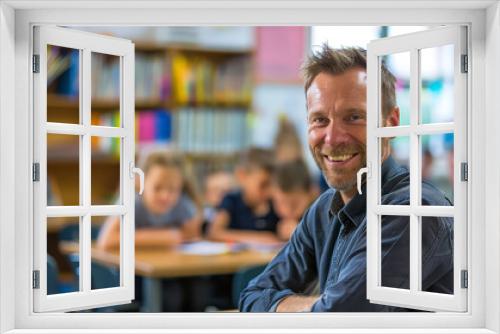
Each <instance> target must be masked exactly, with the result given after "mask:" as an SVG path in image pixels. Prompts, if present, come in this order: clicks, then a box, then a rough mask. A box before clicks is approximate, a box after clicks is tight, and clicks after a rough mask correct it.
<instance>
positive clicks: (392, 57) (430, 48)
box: [367, 26, 467, 312]
mask: <svg viewBox="0 0 500 334" xmlns="http://www.w3.org/2000/svg"><path fill="white" fill-rule="evenodd" d="M466 33H467V31H466V28H465V27H458V26H454V27H453V26H450V27H442V28H435V29H431V30H428V31H423V32H417V33H412V34H408V35H401V36H396V37H392V38H384V39H379V40H374V41H372V42H371V43H370V44H369V45H368V50H367V54H368V64H367V66H368V69H367V73H368V74H367V75H368V100H367V103H368V111H367V112H368V119H367V167H368V177H367V198H368V199H367V219H368V224H367V237H368V240H367V243H368V245H367V247H368V248H367V249H368V252H367V282H368V283H367V296H368V298H369V300H370V301H371V302H374V303H378V304H386V305H393V306H401V307H406V308H412V309H420V310H428V311H458V312H464V311H466V310H467V289H466V288H467V214H466V213H467V198H466V196H467V182H466V181H467V138H466V134H467V132H466V114H467V89H466V88H467V87H466V85H467V45H466ZM382 63H384V64H386V65H391V64H393V65H395V66H393V67H392V69H393V70H391V72H393V73H394V74H395V76H396V95H397V96H396V100H397V104H398V105H399V106H400V109H401V112H400V122H399V125H398V126H393V125H394V124H390V125H392V126H387V125H388V124H387V123H386V122H384V120H383V118H382V106H383V102H384V101H383V97H382V96H383V95H382V83H381V82H382V81H381V77H382V75H381V72H382V70H381V64H382ZM440 95H441V96H440ZM443 96H444V97H443ZM388 140H390V143H391V145H392V150H391V152H392V153H391V155H392V156H393V158H394V159H395V160H396V162H398V163H399V164H401V165H405V164H406V165H407V167H408V170H409V175H410V181H409V191H408V192H407V196H408V197H407V198H408V199H409V204H408V205H384V198H383V196H382V190H381V187H382V178H383V175H382V168H381V167H382V159H383V158H382V153H383V152H382V147H383V145H384V143H386V142H387V141H388ZM395 143H397V144H398V145H395ZM438 147H441V149H438ZM443 147H444V148H443ZM428 150H431V153H429V152H428ZM436 152H438V153H437V154H441V155H445V159H441V160H442V161H441V162H439V159H437V158H436V155H435V154H436ZM439 152H441V153H439ZM398 154H399V155H398ZM405 159H406V161H404V160H405ZM432 162H434V164H433V163H432ZM429 170H431V172H430V173H431V174H432V173H434V174H436V173H437V174H439V175H445V176H446V177H445V179H446V180H447V182H448V187H444V186H440V185H439V184H434V186H436V187H437V188H438V191H441V192H443V193H445V194H446V197H447V198H448V199H449V202H447V204H441V205H435V204H433V203H429V202H428V201H426V200H425V196H426V195H425V192H426V191H427V189H429V182H428V181H427V180H428V177H429ZM432 170H433V172H432ZM431 178H432V177H431ZM431 182H432V180H431ZM445 188H446V189H445ZM434 189H435V188H434ZM395 221H397V222H398V223H399V224H406V226H405V227H404V228H406V229H408V231H409V238H408V239H407V240H399V241H398V242H407V244H408V245H407V247H401V249H405V251H407V254H404V257H402V256H401V257H400V258H405V259H407V260H408V261H404V262H405V263H398V265H400V266H407V268H408V277H407V279H406V278H405V281H406V283H407V284H402V285H401V284H400V285H398V284H392V285H391V284H385V283H384V270H386V269H387V268H385V267H384V266H383V265H382V264H383V263H384V262H383V261H384V259H383V258H384V254H385V253H384V250H383V246H382V245H383V243H382V240H387V239H384V238H390V236H385V235H384V231H385V230H384V224H387V223H394V222H395ZM437 222H440V223H446V224H447V226H450V224H451V225H452V232H451V234H452V236H451V238H448V240H449V244H451V245H452V248H451V251H450V252H448V254H451V255H450V259H451V258H452V259H453V264H452V266H453V277H452V278H450V281H452V282H453V289H452V291H451V292H450V293H437V292H433V290H431V289H428V288H426V286H428V282H423V280H425V279H424V278H423V276H424V275H423V273H424V272H425V271H426V269H428V268H426V267H425V266H427V265H432V263H431V264H429V259H426V258H425V256H426V254H425V253H426V251H425V249H428V248H429V247H432V242H430V241H429V240H424V239H423V233H422V231H423V230H426V229H428V228H429V227H430V226H429V225H427V226H426V225H425V224H437ZM435 256H443V254H436V255H435ZM435 270H439V268H438V269H435ZM450 276H451V274H450ZM450 276H449V277H450Z"/></svg>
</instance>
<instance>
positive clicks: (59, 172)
mask: <svg viewBox="0 0 500 334" xmlns="http://www.w3.org/2000/svg"><path fill="white" fill-rule="evenodd" d="M79 152H80V136H73V135H59V134H47V205H49V206H51V205H79V204H80V196H79V189H80V182H79V175H80V174H79V155H80V154H79Z"/></svg>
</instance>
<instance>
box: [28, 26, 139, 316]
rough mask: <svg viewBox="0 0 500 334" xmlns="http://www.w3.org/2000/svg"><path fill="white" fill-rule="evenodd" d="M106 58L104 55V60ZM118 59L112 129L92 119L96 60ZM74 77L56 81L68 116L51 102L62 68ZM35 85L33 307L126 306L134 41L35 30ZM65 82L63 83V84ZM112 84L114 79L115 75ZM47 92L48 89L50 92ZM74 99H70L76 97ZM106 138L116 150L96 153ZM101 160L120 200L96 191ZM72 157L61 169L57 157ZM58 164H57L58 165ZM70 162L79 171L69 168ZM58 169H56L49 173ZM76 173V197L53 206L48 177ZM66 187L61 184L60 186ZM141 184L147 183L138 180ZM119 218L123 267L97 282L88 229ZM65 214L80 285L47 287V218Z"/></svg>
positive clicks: (130, 274)
mask: <svg viewBox="0 0 500 334" xmlns="http://www.w3.org/2000/svg"><path fill="white" fill-rule="evenodd" d="M103 58H104V60H103ZM94 61H96V62H97V61H101V62H105V63H107V64H109V63H113V62H114V63H115V64H116V65H115V66H114V67H113V71H111V72H112V75H114V76H117V77H119V80H115V81H116V82H119V85H118V86H117V87H111V88H109V89H113V90H114V95H113V101H108V104H109V105H111V106H112V107H113V108H115V110H116V111H115V114H116V115H119V117H115V119H116V121H115V122H113V123H112V124H109V125H110V126H102V125H96V122H94V119H95V117H94V113H96V112H98V111H96V110H93V108H92V105H93V103H92V102H93V101H92V94H94V93H95V92H96V89H105V88H103V87H106V86H103V85H101V86H99V87H94V89H93V87H91V83H92V84H94V81H93V80H92V75H93V71H94V68H93V66H92V62H94ZM64 70H65V71H66V72H70V73H66V74H65V75H69V76H72V77H73V78H76V80H67V79H64V78H61V80H60V81H59V83H58V84H59V86H61V85H62V86H64V87H63V88H62V89H63V90H66V91H67V92H70V93H69V94H68V96H69V97H68V101H66V103H69V104H71V103H73V104H71V105H74V108H73V110H74V113H73V115H71V112H70V111H67V110H68V109H70V108H66V110H65V112H64V113H60V112H59V113H58V112H55V111H54V110H53V108H54V107H53V106H52V105H51V106H50V107H48V100H49V99H50V91H49V87H50V86H51V84H52V80H53V78H54V77H57V75H58V74H60V73H61V72H63V71H64ZM33 72H34V73H33V82H34V108H33V109H34V142H33V145H34V160H33V161H34V165H33V168H34V169H33V172H34V173H33V174H34V180H33V181H34V183H33V189H34V222H35V223H34V248H33V252H34V257H33V258H34V263H33V266H34V267H33V298H34V299H33V305H34V311H35V312H46V311H73V310H83V309H89V308H94V307H100V306H107V305H115V304H123V303H129V302H130V301H131V300H132V299H134V182H133V178H134V172H136V171H137V169H136V168H135V167H134V45H133V43H131V42H130V41H128V40H123V39H118V38H113V37H109V36H101V35H96V34H91V33H87V32H80V31H75V30H70V29H66V28H60V27H47V26H40V27H35V30H34V46H33ZM65 80H66V81H65ZM110 81H111V80H110ZM48 91H49V93H48ZM72 98H73V99H72ZM105 140H107V141H109V142H110V143H112V144H113V145H115V147H116V149H115V150H114V152H111V151H108V152H107V153H106V152H102V151H97V150H96V145H95V143H96V142H97V141H105ZM99 159H101V160H105V161H106V159H108V160H111V159H114V161H115V163H114V165H116V166H119V167H116V173H115V174H116V180H117V183H118V184H119V189H118V190H117V197H118V198H117V199H112V200H111V201H108V202H106V203H103V202H100V201H97V200H95V199H94V197H95V196H93V185H94V184H95V182H93V177H92V175H94V176H95V175H98V173H99V166H100V164H99V163H95V162H96V161H98V160H99ZM58 161H59V162H61V161H70V163H68V165H67V166H64V167H62V168H61V167H60V165H58V166H59V167H60V168H59V169H57V168H55V167H54V162H58ZM56 165H57V164H56ZM70 165H72V166H73V167H74V168H71V166H70ZM51 169H53V170H51ZM61 173H73V174H74V175H73V176H74V179H75V185H74V186H76V187H78V188H79V193H78V195H77V196H75V197H76V198H70V199H65V200H64V201H62V202H59V203H54V201H53V200H52V195H51V194H52V192H53V190H54V189H52V188H53V186H51V185H52V183H51V182H50V181H51V176H52V177H53V176H57V175H60V174H61ZM69 186H71V185H69V184H63V185H60V187H61V188H64V187H69ZM141 186H142V184H141ZM109 217H111V218H114V219H119V220H120V251H119V254H120V268H118V272H119V274H118V277H119V278H118V279H117V281H116V282H115V283H114V284H113V283H111V284H109V286H105V287H102V286H101V287H100V288H95V287H94V286H93V283H92V281H93V279H92V277H93V269H94V267H93V265H92V261H91V255H92V241H91V230H92V227H93V225H94V222H95V221H99V220H101V221H102V220H104V219H105V218H109ZM62 218H65V219H67V220H68V221H71V222H72V223H73V224H74V225H75V230H76V233H75V235H76V236H75V237H74V238H75V239H74V241H75V242H74V244H76V245H77V246H76V247H75V254H74V255H73V256H74V259H75V263H73V266H74V267H73V268H74V271H75V272H76V273H77V277H78V279H77V281H78V284H76V286H74V287H72V288H70V289H67V290H68V291H65V292H64V293H60V291H59V290H58V291H56V292H54V291H51V290H50V288H49V287H48V286H50V284H51V283H52V281H53V280H54V279H56V277H57V275H53V268H52V266H51V261H50V260H51V259H50V258H49V257H48V256H47V244H48V243H47V228H48V222H49V221H51V220H57V219H62Z"/></svg>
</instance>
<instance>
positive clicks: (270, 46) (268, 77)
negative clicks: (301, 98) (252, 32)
mask: <svg viewBox="0 0 500 334" xmlns="http://www.w3.org/2000/svg"><path fill="white" fill-rule="evenodd" d="M306 33H307V31H306V27H259V28H257V36H256V37H257V51H256V64H255V65H256V78H257V81H258V82H271V83H274V82H275V83H301V82H302V80H301V76H300V66H301V64H302V61H303V60H304V57H305V55H306Z"/></svg>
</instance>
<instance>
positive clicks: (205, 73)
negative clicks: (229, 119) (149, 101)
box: [172, 53, 252, 105]
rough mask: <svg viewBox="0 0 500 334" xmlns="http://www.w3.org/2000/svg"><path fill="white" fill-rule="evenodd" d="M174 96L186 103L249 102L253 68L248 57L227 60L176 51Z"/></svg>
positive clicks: (173, 74)
mask: <svg viewBox="0 0 500 334" xmlns="http://www.w3.org/2000/svg"><path fill="white" fill-rule="evenodd" d="M172 82H173V98H174V101H175V102H176V103H177V104H179V105H186V104H198V105H199V104H211V103H219V104H235V103H238V104H248V103H249V101H250V96H251V87H252V83H251V68H250V61H249V58H248V57H247V56H236V57H231V58H229V59H227V60H224V61H218V62H215V61H209V60H208V59H205V58H203V57H194V56H187V55H184V54H182V53H176V54H174V55H173V57H172Z"/></svg>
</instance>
